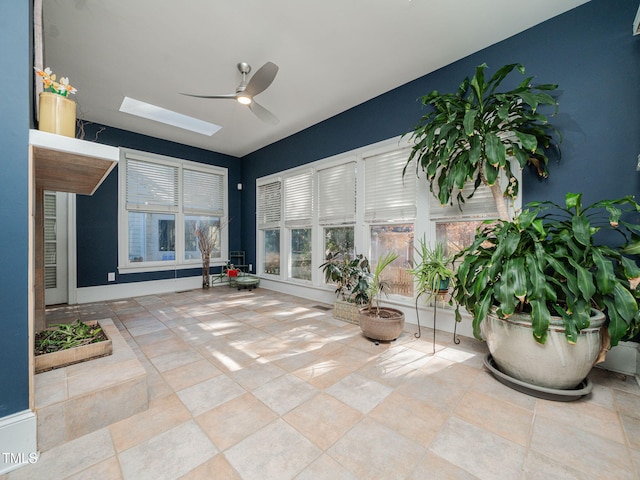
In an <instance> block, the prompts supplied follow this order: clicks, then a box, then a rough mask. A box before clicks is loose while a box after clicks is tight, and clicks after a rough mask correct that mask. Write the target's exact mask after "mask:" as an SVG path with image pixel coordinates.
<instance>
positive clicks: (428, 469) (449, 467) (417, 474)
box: [407, 452, 551, 480]
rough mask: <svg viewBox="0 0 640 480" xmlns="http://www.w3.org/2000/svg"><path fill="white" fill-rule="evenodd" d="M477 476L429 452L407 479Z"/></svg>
mask: <svg viewBox="0 0 640 480" xmlns="http://www.w3.org/2000/svg"><path fill="white" fill-rule="evenodd" d="M477 478H478V477H476V476H475V475H471V474H470V473H469V472H467V471H466V470H464V469H462V468H460V467H457V466H455V465H454V464H452V463H450V462H447V461H446V460H445V459H444V458H441V457H439V456H438V455H436V454H434V453H432V452H428V453H427V454H426V455H425V456H424V457H422V460H420V462H419V463H418V465H417V466H416V468H415V469H414V470H413V472H411V475H409V476H408V477H407V480H425V479H429V480H476V479H477ZM505 480H506V477H505ZM547 480H551V479H547Z"/></svg>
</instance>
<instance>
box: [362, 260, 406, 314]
mask: <svg viewBox="0 0 640 480" xmlns="http://www.w3.org/2000/svg"><path fill="white" fill-rule="evenodd" d="M396 258H398V254H397V253H396V252H388V253H386V254H385V255H382V256H381V257H380V258H379V259H378V263H377V265H376V269H375V271H374V272H373V274H369V275H367V278H366V279H365V281H366V285H367V290H366V291H367V298H368V304H367V312H368V314H369V315H371V314H374V315H375V316H379V315H380V296H381V295H382V294H383V293H385V294H386V293H387V290H388V289H389V283H388V282H386V281H385V280H383V279H382V272H383V271H384V269H385V268H387V267H388V266H389V265H390V264H391V263H393V261H394V260H395V259H396ZM374 310H375V313H374Z"/></svg>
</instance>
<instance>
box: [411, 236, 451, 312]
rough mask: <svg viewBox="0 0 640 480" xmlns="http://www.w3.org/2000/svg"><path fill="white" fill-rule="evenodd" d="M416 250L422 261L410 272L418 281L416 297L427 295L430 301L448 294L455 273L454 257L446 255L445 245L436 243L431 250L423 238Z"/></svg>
mask: <svg viewBox="0 0 640 480" xmlns="http://www.w3.org/2000/svg"><path fill="white" fill-rule="evenodd" d="M415 250H416V254H417V256H418V257H419V259H420V260H419V261H418V262H416V264H415V266H414V268H412V269H410V270H409V272H410V273H411V274H412V275H413V276H414V277H415V279H416V296H418V297H420V296H421V295H425V294H426V295H428V297H427V301H429V300H430V299H431V298H433V297H434V296H436V295H439V294H444V293H446V292H448V291H449V287H450V285H451V282H452V280H453V279H454V278H455V272H454V271H453V269H452V266H453V256H451V255H447V254H446V247H445V245H444V244H443V243H442V242H436V244H435V246H434V247H433V248H431V247H429V245H428V244H427V242H426V241H425V239H424V238H423V239H421V240H420V243H419V246H418V247H416V249H415Z"/></svg>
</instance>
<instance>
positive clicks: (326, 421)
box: [283, 393, 362, 450]
mask: <svg viewBox="0 0 640 480" xmlns="http://www.w3.org/2000/svg"><path fill="white" fill-rule="evenodd" d="M283 418H284V420H285V421H286V422H288V423H289V424H290V425H292V426H293V427H295V428H296V430H298V431H299V432H300V433H302V434H303V435H304V436H305V437H307V438H308V439H309V440H311V441H312V442H313V443H314V444H316V445H317V446H318V447H320V449H322V450H326V449H327V448H329V447H330V446H331V445H333V444H334V443H335V442H336V441H337V440H338V439H339V438H340V437H342V435H344V434H345V433H346V432H347V431H348V430H349V429H350V428H351V427H353V426H354V425H355V424H356V423H357V422H358V421H359V420H360V419H361V418H362V414H361V413H360V412H359V411H357V410H356V409H354V408H351V407H349V406H348V405H346V404H344V403H342V402H340V401H339V400H337V399H335V398H334V397H332V396H330V395H327V394H324V393H321V394H319V395H316V396H315V397H313V398H311V399H310V400H308V401H306V402H305V403H303V404H302V405H299V406H298V407H296V408H294V409H293V410H292V411H290V412H289V413H287V414H286V415H285V416H284V417H283Z"/></svg>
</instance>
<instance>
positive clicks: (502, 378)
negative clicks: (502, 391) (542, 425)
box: [484, 353, 593, 402]
mask: <svg viewBox="0 0 640 480" xmlns="http://www.w3.org/2000/svg"><path fill="white" fill-rule="evenodd" d="M484 366H485V367H487V369H489V371H490V372H491V373H492V374H493V376H494V377H496V380H498V381H499V382H500V383H503V384H505V385H506V386H507V387H510V388H513V389H514V390H518V391H519V392H522V393H526V394H527V395H531V396H533V397H538V398H543V399H545V400H553V401H556V402H571V401H574V400H578V399H580V398H582V397H583V396H585V395H588V394H589V393H591V390H592V389H593V384H592V383H591V380H589V378H585V379H584V380H582V382H580V384H579V385H578V386H577V387H575V388H573V389H567V390H558V389H555V388H547V387H540V386H538V385H532V384H530V383H527V382H523V381H522V380H518V379H516V378H513V377H510V376H509V375H507V374H506V373H503V372H501V371H500V370H498V366H497V365H496V363H495V361H494V360H493V357H492V356H491V354H490V353H488V354H487V355H486V356H485V357H484Z"/></svg>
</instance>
